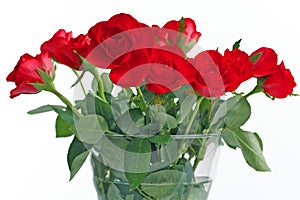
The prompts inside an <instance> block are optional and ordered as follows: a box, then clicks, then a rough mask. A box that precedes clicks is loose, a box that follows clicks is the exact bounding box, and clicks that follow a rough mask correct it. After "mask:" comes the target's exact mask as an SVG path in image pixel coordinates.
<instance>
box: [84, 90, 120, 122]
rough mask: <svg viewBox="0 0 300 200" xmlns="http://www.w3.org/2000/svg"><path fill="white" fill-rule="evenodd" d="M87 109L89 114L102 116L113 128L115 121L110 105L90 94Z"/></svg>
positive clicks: (87, 97) (87, 99) (87, 98)
mask: <svg viewBox="0 0 300 200" xmlns="http://www.w3.org/2000/svg"><path fill="white" fill-rule="evenodd" d="M86 108H87V112H88V114H97V115H101V116H102V117H103V118H104V119H105V120H106V122H107V123H108V125H109V127H112V126H113V124H114V121H115V120H114V117H113V114H112V108H111V106H110V105H109V104H108V103H106V102H104V101H103V100H102V99H100V98H99V97H96V96H94V95H92V94H90V93H88V94H87V96H86Z"/></svg>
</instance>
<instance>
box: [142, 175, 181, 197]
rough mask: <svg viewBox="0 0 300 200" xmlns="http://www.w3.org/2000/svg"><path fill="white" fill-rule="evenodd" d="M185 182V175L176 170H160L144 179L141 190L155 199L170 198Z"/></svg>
mask: <svg viewBox="0 0 300 200" xmlns="http://www.w3.org/2000/svg"><path fill="white" fill-rule="evenodd" d="M185 181H186V174H185V173H184V172H182V171H178V170H161V171H157V172H153V173H151V174H149V175H148V176H146V177H145V179H144V181H143V183H142V185H141V188H142V190H143V192H145V193H146V194H147V195H149V196H152V197H154V198H155V199H161V198H164V197H167V196H171V195H172V194H173V193H175V192H176V190H177V188H178V186H179V185H181V184H182V183H183V182H185Z"/></svg>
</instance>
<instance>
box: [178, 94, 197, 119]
mask: <svg viewBox="0 0 300 200" xmlns="http://www.w3.org/2000/svg"><path fill="white" fill-rule="evenodd" d="M196 100H197V96H195V95H188V96H186V97H185V98H184V100H183V101H182V103H180V112H179V119H180V120H179V122H178V123H182V122H183V121H184V120H185V118H186V117H187V116H188V115H189V114H190V113H191V112H192V109H193V106H194V105H195V103H196Z"/></svg>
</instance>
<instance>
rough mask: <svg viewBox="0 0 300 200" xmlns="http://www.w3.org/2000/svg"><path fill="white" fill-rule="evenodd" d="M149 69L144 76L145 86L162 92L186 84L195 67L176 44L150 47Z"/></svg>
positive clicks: (191, 76) (189, 80) (157, 92)
mask: <svg viewBox="0 0 300 200" xmlns="http://www.w3.org/2000/svg"><path fill="white" fill-rule="evenodd" d="M149 63H150V70H149V74H148V75H147V76H146V79H145V81H146V88H147V89H148V90H150V91H152V92H154V93H156V94H164V93H167V92H170V91H174V90H176V89H178V88H180V87H181V86H182V85H183V84H188V83H189V82H191V79H192V78H193V75H194V71H195V69H194V68H193V66H192V64H190V63H189V62H188V61H187V60H186V58H185V55H184V52H183V51H182V49H180V48H179V47H178V46H177V45H168V46H165V47H163V48H158V49H155V48H154V49H152V52H151V57H150V60H149Z"/></svg>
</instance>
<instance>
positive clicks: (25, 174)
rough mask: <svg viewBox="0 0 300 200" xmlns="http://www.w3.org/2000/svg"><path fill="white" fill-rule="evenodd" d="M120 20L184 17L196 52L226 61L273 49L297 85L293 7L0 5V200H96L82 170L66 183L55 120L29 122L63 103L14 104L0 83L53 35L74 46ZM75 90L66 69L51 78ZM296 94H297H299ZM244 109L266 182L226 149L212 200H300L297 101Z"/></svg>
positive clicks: (129, 1)
mask: <svg viewBox="0 0 300 200" xmlns="http://www.w3.org/2000/svg"><path fill="white" fill-rule="evenodd" d="M3 2H5V3H3ZM120 12H126V13H130V14H132V15H133V16H134V17H136V18H137V19H138V20H139V21H142V22H144V23H147V24H149V25H151V24H157V25H163V24H164V23H165V22H167V21H168V20H171V19H176V20H179V19H180V18H181V17H182V16H184V17H190V18H193V19H194V20H195V21H196V23H197V26H198V30H199V31H200V32H201V33H202V35H203V36H202V37H201V38H200V40H199V45H200V46H202V47H203V48H205V49H216V48H217V47H219V49H220V50H222V51H223V50H225V48H230V47H231V46H232V44H233V43H234V42H235V41H236V40H238V39H240V38H243V42H242V46H241V48H242V49H243V50H245V51H246V52H248V53H251V52H252V51H254V50H255V49H257V48H258V47H261V46H268V47H272V48H274V49H275V51H276V52H277V53H278V54H279V58H280V60H281V59H283V60H284V61H285V64H286V66H287V68H290V69H291V71H292V73H293V74H294V76H295V79H296V81H298V83H299V81H300V70H299V67H300V60H299V53H300V51H299V45H300V39H299V38H300V26H299V20H298V19H300V14H299V13H300V12H299V7H298V4H297V1H296V0H285V1H281V0H279V1H277V0H276V1H274V0H273V1H272V0H265V1H261V0H251V1H248V2H246V1H240V0H226V1H224V0H210V1H205V2H202V1H200V0H193V1H183V0H181V1H176V0H172V1H166V0H159V1H157V0H151V1H142V0H113V1H99V0H98V1H91V0H85V1H75V0H72V1H71V0H64V1H62V0H52V1H33V0H27V1H22V0H10V1H1V3H0V27H1V28H0V59H1V67H0V117H1V118H0V119H1V122H0V123H1V127H0V132H1V134H0V136H1V138H0V152H1V154H0V155H1V157H0V159H1V161H0V162H1V164H0V199H3V200H19V199H30V200H41V199H43V200H53V199H55V200H68V199H72V200H76V199H84V200H86V199H88V200H96V193H95V191H94V187H93V184H92V173H91V168H90V164H89V162H87V163H86V164H85V165H84V166H83V168H82V170H81V171H80V172H79V174H78V176H77V177H76V178H75V179H74V180H73V181H72V182H71V183H69V182H68V178H69V172H68V167H67V162H66V155H67V150H68V145H69V143H70V139H56V138H55V128H54V120H55V114H53V113H47V114H42V115H38V116H29V115H27V114H26V112H27V111H28V110H30V109H32V108H35V107H38V106H40V105H44V104H48V103H50V104H59V103H60V102H59V101H58V100H57V99H56V98H54V97H52V96H51V95H49V94H46V93H40V94H37V95H21V96H19V97H17V98H15V99H13V100H11V99H9V91H10V90H11V89H13V88H14V85H13V84H12V83H6V81H5V78H6V76H7V75H8V73H9V72H10V71H11V70H12V69H13V67H14V66H15V64H16V63H17V61H18V59H19V57H20V56H21V55H22V54H24V53H26V52H28V53H30V54H32V55H35V54H37V53H39V47H40V44H41V43H42V42H43V41H45V40H48V39H49V38H50V37H52V35H53V34H54V33H55V32H56V31H57V30H58V29H59V28H65V29H66V30H67V31H70V30H73V33H74V35H75V36H76V35H77V34H79V33H86V32H87V30H88V28H89V27H91V26H92V25H94V24H95V23H96V22H98V21H101V20H107V19H108V18H109V17H110V16H112V15H114V14H117V13H120ZM73 81H74V77H73V74H72V73H71V71H70V70H69V69H67V68H63V69H61V68H60V69H58V74H57V79H56V85H57V87H58V88H59V89H60V91H61V92H62V93H64V94H65V95H66V96H67V97H69V98H72V95H73V91H72V90H70V89H69V87H70V85H71V84H72V83H73ZM248 89H250V88H248ZM295 93H300V91H299V88H297V89H296V90H295ZM250 102H251V105H252V107H253V108H252V113H253V115H252V117H251V119H250V120H249V122H248V123H247V124H246V127H245V128H246V129H248V130H250V131H257V132H258V133H259V134H260V135H261V137H262V139H263V141H264V154H265V157H266V159H267V161H268V163H269V165H270V167H271V169H272V172H271V173H258V172H255V171H254V170H252V169H251V168H250V167H248V166H247V164H246V163H245V162H244V160H243V158H242V155H241V152H240V151H239V150H237V151H234V150H231V149H229V148H227V147H223V148H222V153H221V157H220V161H219V166H218V171H217V174H216V179H215V182H214V184H213V188H212V190H211V194H210V197H209V198H210V200H224V199H226V200H227V199H230V200H253V199H257V200H265V199H272V200H283V199H284V200H285V199H287V200H298V199H300V190H299V186H300V182H299V180H300V172H299V169H300V156H299V154H300V134H299V130H300V129H299V123H300V120H299V111H300V109H299V108H300V97H294V98H287V99H285V100H276V101H274V102H272V101H271V100H269V99H267V98H265V97H264V95H256V96H254V97H251V98H250Z"/></svg>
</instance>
